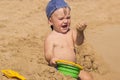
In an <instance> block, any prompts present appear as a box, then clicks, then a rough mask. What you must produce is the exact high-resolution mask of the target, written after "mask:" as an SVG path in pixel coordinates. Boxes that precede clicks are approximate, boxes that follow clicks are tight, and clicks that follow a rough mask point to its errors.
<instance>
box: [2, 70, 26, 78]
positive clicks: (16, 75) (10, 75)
mask: <svg viewBox="0 0 120 80" xmlns="http://www.w3.org/2000/svg"><path fill="white" fill-rule="evenodd" d="M2 73H4V75H5V76H6V77H8V78H17V79H19V80H26V79H25V78H24V77H23V76H22V75H20V74H19V73H18V72H16V71H13V70H10V69H7V70H2Z"/></svg>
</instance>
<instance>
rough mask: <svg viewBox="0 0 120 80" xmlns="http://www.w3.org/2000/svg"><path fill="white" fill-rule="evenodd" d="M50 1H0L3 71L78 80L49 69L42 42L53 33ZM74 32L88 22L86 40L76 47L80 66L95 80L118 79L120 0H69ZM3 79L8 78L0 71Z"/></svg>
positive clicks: (45, 79) (40, 79)
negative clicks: (49, 13)
mask: <svg viewBox="0 0 120 80" xmlns="http://www.w3.org/2000/svg"><path fill="white" fill-rule="evenodd" d="M48 1H49V0H0V71H1V70H6V69H11V70H14V71H17V72H18V73H20V74H21V75H22V76H24V77H25V78H26V79H27V80H75V79H74V78H72V77H70V76H64V75H63V74H61V73H59V72H58V71H57V70H56V69H55V68H53V67H50V66H48V63H47V62H46V60H45V58H44V40H45V37H46V36H47V34H49V33H50V32H51V29H50V25H49V24H48V20H47V17H46V13H45V8H46V5H47V3H48ZM66 1H67V2H68V4H69V5H70V7H71V28H73V29H74V28H76V24H77V23H80V22H86V24H87V28H86V30H85V41H84V43H83V44H82V45H81V46H76V51H77V55H76V56H77V63H78V64H80V65H82V66H83V67H84V69H85V70H86V71H88V72H90V73H91V74H92V75H93V77H94V80H113V79H115V80H120V76H119V74H120V69H119V66H120V63H119V61H120V54H119V53H120V50H119V48H120V42H119V41H120V10H119V8H120V0H116V1H114V0H109V1H106V0H66ZM0 80H18V79H15V78H10V79H9V78H7V77H6V76H4V74H3V73H2V72H0Z"/></svg>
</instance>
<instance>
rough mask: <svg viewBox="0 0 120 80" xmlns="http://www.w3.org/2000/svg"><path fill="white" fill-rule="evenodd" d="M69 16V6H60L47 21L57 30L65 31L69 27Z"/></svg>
mask: <svg viewBox="0 0 120 80" xmlns="http://www.w3.org/2000/svg"><path fill="white" fill-rule="evenodd" d="M70 17H71V16H70V9H69V8H67V7H66V8H60V9H58V10H56V11H55V12H54V13H53V14H52V15H51V18H50V19H49V22H50V23H51V25H53V29H54V30H56V31H57V32H60V33H66V32H67V31H68V30H69V27H70V22H71V20H70Z"/></svg>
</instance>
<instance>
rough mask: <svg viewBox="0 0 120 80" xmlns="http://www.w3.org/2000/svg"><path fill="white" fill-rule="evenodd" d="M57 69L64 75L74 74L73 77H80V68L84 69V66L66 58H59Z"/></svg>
mask: <svg viewBox="0 0 120 80" xmlns="http://www.w3.org/2000/svg"><path fill="white" fill-rule="evenodd" d="M56 62H57V69H58V71H59V72H61V73H63V74H64V75H69V76H72V77H73V78H78V74H79V72H80V70H82V69H83V67H82V66H80V65H79V64H76V63H74V62H70V61H66V60H57V61H56Z"/></svg>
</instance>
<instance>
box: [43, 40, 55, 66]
mask: <svg viewBox="0 0 120 80" xmlns="http://www.w3.org/2000/svg"><path fill="white" fill-rule="evenodd" d="M53 48H54V44H53V40H51V38H46V40H45V43H44V55H45V59H46V60H47V62H48V63H49V64H50V65H51V66H56V62H55V61H56V60H57V58H54V54H53Z"/></svg>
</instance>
